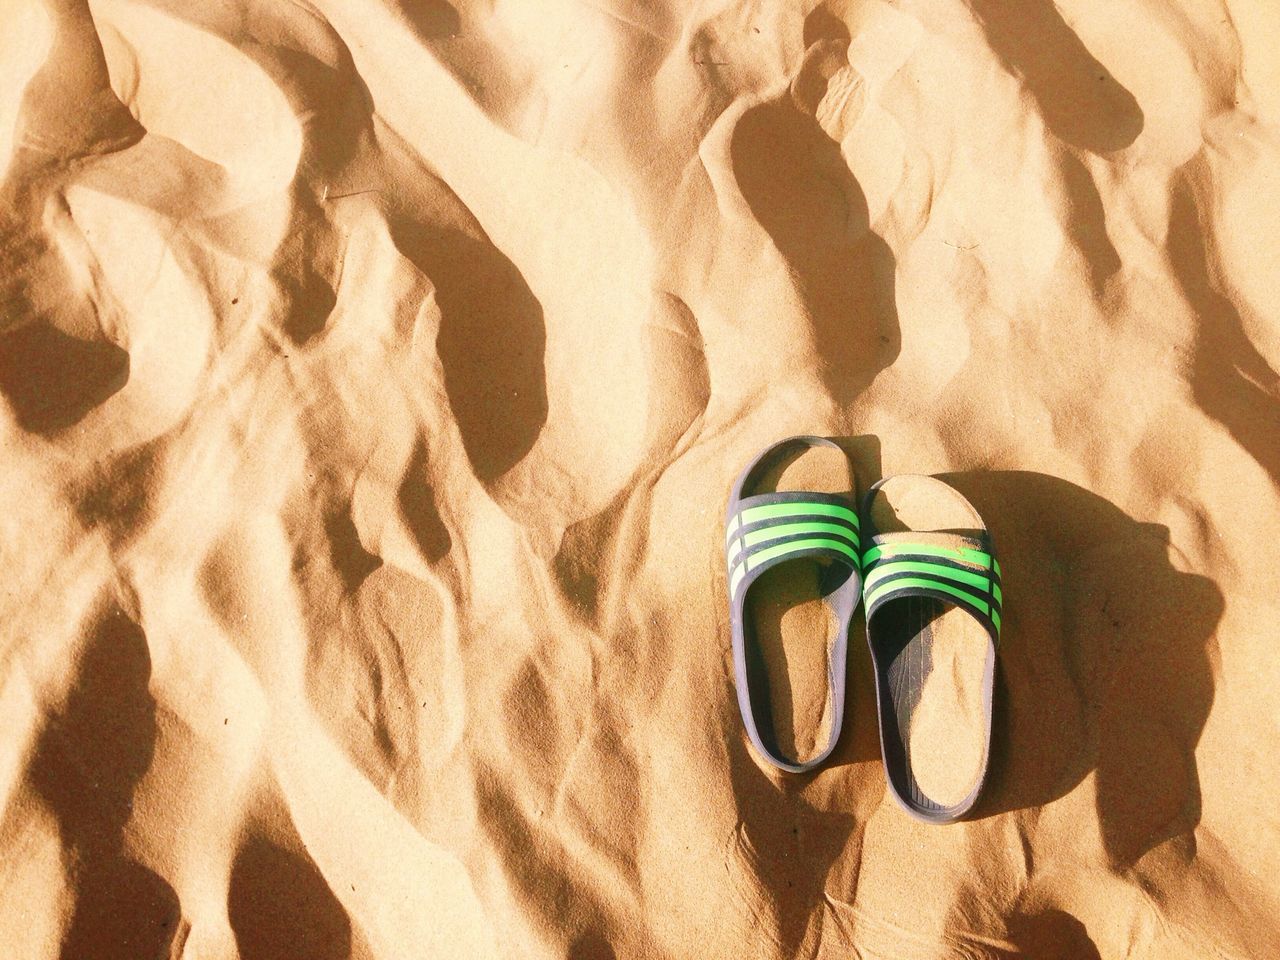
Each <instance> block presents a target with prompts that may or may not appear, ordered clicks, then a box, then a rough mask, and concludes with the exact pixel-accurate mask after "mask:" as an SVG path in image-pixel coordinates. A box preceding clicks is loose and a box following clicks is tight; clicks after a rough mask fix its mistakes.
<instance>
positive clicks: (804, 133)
mask: <svg viewBox="0 0 1280 960" xmlns="http://www.w3.org/2000/svg"><path fill="white" fill-rule="evenodd" d="M805 29H806V37H810V36H812V37H813V38H814V43H815V44H825V45H826V47H827V48H828V55H836V54H839V53H840V52H842V51H843V49H844V48H845V47H847V46H848V39H849V38H848V33H847V31H846V30H845V28H844V25H843V24H841V23H839V21H836V20H834V18H832V17H831V16H830V14H826V13H825V11H821V10H820V11H818V12H817V13H815V14H814V15H811V16H810V17H809V18H808V19H807V20H806V22H805ZM814 53H815V56H813V57H812V58H811V60H810V62H809V63H806V66H805V68H804V69H803V70H802V71H801V75H800V76H799V77H797V79H796V82H795V84H794V85H793V86H794V89H793V91H792V94H791V95H784V96H783V97H782V98H781V99H779V100H775V101H771V102H768V103H764V104H761V105H760V106H756V107H752V108H751V109H749V110H747V111H746V113H744V114H743V115H742V117H741V119H740V120H739V121H738V124H737V126H736V127H735V129H734V131H733V139H732V142H731V144H730V155H731V158H732V162H733V170H734V175H735V177H736V178H737V182H738V186H739V188H740V189H741V191H742V195H743V197H744V198H745V199H746V201H747V204H748V206H749V207H750V208H751V212H752V214H753V215H754V216H755V218H756V219H757V220H758V221H759V223H760V225H761V226H762V227H764V229H765V230H766V231H767V232H768V233H769V236H770V237H771V238H772V240H773V243H774V245H775V246H776V247H777V249H778V251H779V252H780V253H781V254H782V256H783V257H784V258H785V259H786V261H787V265H788V267H789V268H790V270H791V272H792V275H793V277H794V280H795V284H796V287H797V290H798V292H799V293H800V295H801V297H802V298H803V301H804V303H805V305H806V307H807V309H808V311H809V314H810V319H811V321H812V324H813V327H812V329H813V337H814V346H815V348H816V351H815V352H816V353H817V355H818V356H820V357H821V358H822V360H823V363H824V368H823V370H822V377H823V381H824V383H825V384H826V386H827V389H828V390H829V391H830V393H831V395H832V397H833V398H834V399H835V400H836V402H837V403H840V404H847V403H850V402H852V401H853V400H854V399H856V397H857V396H858V395H859V394H860V393H861V392H862V391H863V390H864V389H865V388H866V387H867V386H868V385H869V384H870V383H871V381H872V379H873V378H874V377H875V375H876V374H877V373H878V372H879V371H881V370H883V369H884V368H885V367H887V366H888V365H889V364H890V363H892V362H893V360H894V358H895V357H896V356H897V355H898V351H899V349H900V345H901V338H900V335H899V330H898V313H897V307H896V301H895V297H894V273H895V269H896V266H895V260H894V257H893V253H892V251H891V250H890V249H889V246H888V244H886V243H885V242H884V240H882V239H881V238H880V237H879V236H878V235H877V234H875V233H874V232H873V231H872V230H871V225H870V220H869V215H868V211H867V201H866V197H865V195H864V194H863V193H862V189H861V188H860V187H859V186H858V182H857V180H855V179H854V177H853V174H852V173H851V172H850V170H849V166H848V164H847V163H846V162H845V159H844V156H843V155H842V154H841V152H840V145H839V144H838V143H837V142H836V141H835V140H833V139H832V138H831V137H830V136H828V135H827V133H826V131H825V130H823V129H822V127H821V126H820V125H819V123H818V121H817V120H816V119H815V117H814V115H813V114H812V113H809V112H806V111H805V110H802V109H801V108H800V107H799V106H798V103H799V102H804V103H807V104H811V105H814V106H816V104H817V103H818V101H819V100H821V99H822V96H823V94H824V92H825V90H826V85H827V81H826V80H825V79H824V78H823V76H822V73H821V72H820V70H819V68H818V66H816V65H817V64H818V62H819V60H820V59H821V57H820V56H817V55H816V54H818V53H821V51H814ZM810 68H812V69H810Z"/></svg>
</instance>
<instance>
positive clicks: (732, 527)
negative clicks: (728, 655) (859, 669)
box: [725, 436, 862, 773]
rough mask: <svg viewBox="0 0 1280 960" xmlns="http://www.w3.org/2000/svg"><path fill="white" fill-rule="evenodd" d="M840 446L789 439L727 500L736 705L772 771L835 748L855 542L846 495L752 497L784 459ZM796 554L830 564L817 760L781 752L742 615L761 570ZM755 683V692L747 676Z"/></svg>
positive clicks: (853, 600)
mask: <svg viewBox="0 0 1280 960" xmlns="http://www.w3.org/2000/svg"><path fill="white" fill-rule="evenodd" d="M816 446H824V447H833V448H835V449H837V450H839V449H840V446H839V445H838V444H836V443H835V442H833V441H831V440H829V439H827V438H826V437H810V436H801V437H790V438H788V439H786V440H783V441H781V442H779V443H776V444H774V445H773V446H771V447H768V448H767V449H765V450H764V451H762V452H761V453H760V454H759V456H757V457H756V458H755V459H754V460H753V461H752V462H751V463H749V464H747V467H746V469H744V470H743V471H742V473H741V474H740V475H739V476H738V479H737V482H736V483H734V485H733V488H732V490H731V491H730V495H729V509H728V514H727V516H726V518H725V528H726V529H725V563H726V566H727V568H728V571H729V611H730V619H731V629H732V639H733V661H734V674H735V677H736V680H737V684H736V685H737V693H738V708H739V710H740V712H741V714H742V721H743V725H744V726H745V727H746V731H747V737H748V739H750V741H751V743H752V744H753V745H754V746H755V748H756V750H758V751H759V753H760V754H761V756H763V757H764V758H765V759H766V760H768V761H769V762H770V763H772V764H773V765H774V766H776V767H779V768H780V769H783V770H788V771H791V772H792V773H804V772H806V771H808V770H812V769H814V768H815V767H817V766H818V764H820V763H822V761H823V760H825V759H826V758H827V757H828V756H830V754H831V752H832V751H833V750H834V749H835V746H836V741H837V740H838V739H839V737H840V727H841V723H842V719H843V716H844V696H845V665H846V658H847V653H848V642H849V629H850V624H851V622H852V620H853V614H854V611H855V610H856V609H857V607H858V603H859V601H860V599H861V596H862V578H861V573H860V569H861V566H862V564H861V558H862V555H861V540H860V539H859V534H858V513H857V510H856V509H855V507H854V506H853V505H852V504H850V502H849V500H848V499H847V498H846V497H841V496H838V495H836V494H829V493H810V492H804V491H787V492H783V493H759V494H750V493H748V492H747V491H750V490H751V489H752V488H753V487H754V486H755V485H756V484H757V483H758V482H759V480H760V478H761V477H762V476H763V475H764V473H765V471H766V470H767V469H768V468H769V467H770V466H772V465H773V464H774V463H776V462H777V461H778V460H779V459H780V458H781V457H782V456H783V455H785V454H786V453H789V452H793V451H795V450H796V449H797V448H804V447H816ZM801 557H817V558H823V559H828V560H830V561H832V563H831V566H830V567H829V568H828V570H827V571H826V574H824V576H823V583H824V588H823V589H824V591H826V593H825V597H824V600H825V602H826V603H827V605H828V606H829V607H830V608H831V610H832V612H833V613H834V614H835V618H836V622H837V628H836V635H835V637H834V638H833V639H832V641H831V646H830V651H829V669H828V674H827V692H828V695H829V696H830V698H831V731H830V734H829V735H828V738H827V743H826V745H825V746H824V747H823V748H822V749H821V750H820V752H819V753H818V754H817V756H814V757H812V758H811V759H809V760H807V761H804V762H796V761H794V760H791V759H789V758H787V757H784V756H783V755H782V752H781V750H780V749H779V747H778V743H777V738H776V736H775V733H774V730H773V717H772V713H771V710H770V704H769V697H768V688H767V677H766V676H765V674H764V662H763V656H762V651H761V649H760V644H759V641H758V640H757V638H756V634H755V627H754V624H752V623H751V622H750V621H749V617H748V616H747V610H746V600H747V590H748V589H749V588H750V586H751V584H752V583H754V582H755V580H756V579H757V578H758V577H759V576H760V575H761V574H763V573H764V572H765V571H766V570H769V569H770V568H772V567H774V566H777V565H778V564H781V563H785V562H787V561H790V560H796V559H799V558H801ZM753 676H754V677H756V678H757V679H758V681H759V683H758V685H757V686H756V687H754V688H753V685H752V677H753Z"/></svg>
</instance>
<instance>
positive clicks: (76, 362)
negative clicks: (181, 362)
mask: <svg viewBox="0 0 1280 960" xmlns="http://www.w3.org/2000/svg"><path fill="white" fill-rule="evenodd" d="M128 380H129V354H128V353H126V352H125V351H124V350H122V349H121V348H120V347H118V346H116V345H115V344H114V343H111V342H110V341H108V340H81V339H79V338H77V337H72V336H69V335H67V334H65V333H63V332H62V331H61V330H59V329H57V328H56V327H54V326H52V325H50V324H48V323H45V322H43V321H40V320H37V321H36V322H34V323H29V324H26V325H25V326H21V327H18V328H17V329H16V330H11V331H9V332H8V333H5V334H3V335H0V393H3V394H4V395H5V396H6V397H7V398H8V399H9V402H10V403H11V404H12V405H13V409H14V413H15V414H16V415H17V418H18V423H19V424H20V425H21V426H22V427H23V429H26V430H31V431H33V432H35V433H47V432H49V431H53V430H59V429H61V428H63V427H69V426H71V425H73V424H75V423H78V422H79V421H80V420H81V419H82V418H83V417H84V416H85V414H87V413H88V412H89V411H90V410H92V409H93V408H94V407H97V406H99V405H100V404H102V403H104V402H105V401H106V400H107V399H108V398H109V397H111V395H112V394H114V393H115V392H116V391H118V390H119V389H120V388H122V387H123V386H124V385H125V384H126V383H127V382H128Z"/></svg>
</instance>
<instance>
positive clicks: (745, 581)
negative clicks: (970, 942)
mask: <svg viewBox="0 0 1280 960" xmlns="http://www.w3.org/2000/svg"><path fill="white" fill-rule="evenodd" d="M813 447H828V448H834V449H835V450H837V451H841V448H840V446H839V445H838V444H836V443H834V442H833V441H831V440H829V439H826V438H823V437H809V436H800V437H791V438H789V439H787V440H783V441H781V442H779V443H777V444H775V445H773V446H771V447H769V448H768V449H766V450H765V451H764V452H762V453H761V454H760V455H759V456H757V457H756V458H755V460H753V461H752V462H751V463H750V464H748V466H747V468H746V469H745V470H743V472H742V474H741V475H740V476H739V477H738V480H737V482H736V483H735V484H734V486H733V491H732V493H731V496H730V498H729V510H728V516H727V520H726V534H725V551H726V559H727V563H728V586H729V605H730V611H731V621H732V632H733V659H734V670H735V673H736V678H737V690H738V706H739V708H740V710H741V712H742V720H743V723H744V724H745V726H746V731H747V736H748V737H749V738H750V740H751V743H752V744H753V745H754V746H755V748H756V750H758V751H759V752H760V754H761V755H762V756H763V757H764V758H765V759H766V760H768V761H769V762H770V763H772V764H773V765H774V766H776V767H779V768H781V769H782V770H787V771H790V772H793V773H803V772H806V771H809V770H812V769H814V768H815V767H817V766H818V765H819V764H821V763H822V762H823V761H824V760H825V759H827V757H829V756H830V755H831V752H832V751H833V750H834V749H835V746H836V742H837V740H838V739H839V736H840V725H841V720H842V716H843V712H844V700H845V670H846V661H847V655H848V637H849V631H850V629H851V628H852V626H853V617H854V614H855V613H856V612H857V609H858V606H859V604H860V603H861V604H862V605H863V606H864V607H865V610H866V632H867V645H868V646H869V648H870V651H871V662H872V667H873V671H874V674H875V684H876V701H877V704H878V707H879V720H880V746H881V751H882V754H883V757H884V767H885V775H886V780H887V783H888V787H889V791H890V793H891V794H892V795H893V797H894V799H895V800H897V802H898V803H899V804H900V805H901V806H902V807H903V808H904V809H905V810H906V811H907V812H908V813H910V814H912V815H913V816H915V817H917V818H919V819H921V820H924V821H927V822H929V823H951V822H953V821H956V820H959V819H961V818H962V817H964V815H965V814H967V813H968V812H969V811H970V810H971V809H972V808H973V806H974V804H975V803H976V802H977V800H978V796H979V794H980V793H981V791H982V785H983V782H984V780H985V778H986V773H987V766H988V758H989V753H990V743H991V697H992V689H993V685H994V677H995V660H996V647H997V645H998V643H999V640H1000V611H1001V603H1002V597H1001V592H1000V565H999V563H998V562H997V561H996V558H995V552H994V550H993V548H992V544H991V537H990V535H989V534H988V532H987V530H986V527H985V526H984V524H983V522H982V519H981V517H979V516H978V514H977V511H975V510H974V509H973V507H972V506H971V505H970V504H969V502H968V500H966V499H965V498H964V497H963V496H961V494H960V493H958V492H957V491H956V490H955V489H953V488H952V487H950V486H948V485H947V484H945V483H943V482H942V481H941V480H938V479H936V478H933V477H925V476H912V475H902V476H894V477H888V478H886V479H884V480H881V481H880V482H879V483H877V484H876V485H875V486H873V487H872V488H871V489H870V490H869V491H868V492H867V494H866V497H865V498H864V500H863V503H862V508H861V510H857V509H856V508H855V504H854V494H853V493H852V491H850V492H848V493H840V492H826V493H824V492H817V491H798V490H778V491H759V492H757V487H759V486H761V481H762V480H763V479H764V477H765V475H766V474H767V473H769V471H770V470H772V469H774V468H776V467H779V466H780V465H782V464H783V463H784V462H786V461H787V460H788V459H789V458H792V459H793V458H794V457H795V456H796V455H802V454H803V453H804V452H805V451H806V450H808V449H809V448H813ZM841 452H843V451H841ZM783 567H786V568H787V570H785V571H784V570H783V569H782V568H783ZM771 570H777V572H776V573H774V574H771V575H770V576H769V577H764V574H766V573H768V572H769V571H771ZM793 575H794V576H795V577H797V578H798V580H797V583H799V584H800V585H801V587H802V590H801V592H802V593H803V592H804V591H803V588H804V587H806V586H807V588H808V593H809V595H810V596H809V599H810V600H811V602H815V603H816V602H821V603H822V604H824V605H825V608H826V610H827V611H829V614H830V617H829V620H834V633H832V634H830V635H829V636H828V637H827V638H826V639H827V642H828V647H827V649H828V655H827V661H828V676H827V695H828V698H829V703H830V719H831V724H830V734H829V736H828V738H827V742H826V744H825V745H824V746H822V747H821V748H820V749H819V750H818V751H817V752H816V753H815V754H813V755H812V756H809V757H808V758H806V759H804V760H801V759H799V758H794V757H787V756H784V749H783V747H782V746H781V745H780V744H779V742H778V740H779V738H778V736H777V734H776V731H775V728H774V723H773V708H772V698H771V695H770V690H769V676H768V670H767V668H766V663H765V660H766V656H765V649H764V648H765V646H766V645H768V646H770V647H772V648H776V647H777V646H778V644H777V643H773V642H771V643H769V644H765V643H764V641H765V640H766V639H767V640H769V641H775V640H777V641H780V642H781V645H782V646H784V647H785V646H786V645H787V644H788V642H789V640H790V638H789V637H787V636H785V634H786V628H787V621H786V619H785V618H781V619H778V620H776V621H775V620H773V618H769V622H768V623H765V622H758V620H757V618H755V617H753V616H752V615H751V613H752V608H753V604H754V603H755V602H757V601H759V600H760V599H761V598H760V597H759V596H758V595H759V594H760V593H761V592H763V591H767V590H769V589H776V588H777V584H778V582H779V581H778V579H777V578H778V577H779V576H782V577H787V576H793ZM762 578H763V579H762ZM786 592H787V594H788V595H789V596H794V595H795V591H794V590H791V589H789V590H787V591H786ZM766 599H767V598H766ZM784 602H789V600H788V601H784ZM762 630H776V631H781V632H782V633H783V634H784V635H783V636H782V637H768V638H766V637H764V636H762ZM797 639H798V640H799V642H806V641H807V642H809V643H812V642H813V638H812V637H808V638H797Z"/></svg>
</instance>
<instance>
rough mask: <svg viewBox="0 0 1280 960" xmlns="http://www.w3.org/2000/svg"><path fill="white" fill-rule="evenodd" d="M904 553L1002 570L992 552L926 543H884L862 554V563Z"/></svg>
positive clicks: (886, 558)
mask: <svg viewBox="0 0 1280 960" xmlns="http://www.w3.org/2000/svg"><path fill="white" fill-rule="evenodd" d="M902 554H914V555H916V556H922V557H943V558H944V559H947V560H959V561H960V562H961V563H972V564H974V565H975V566H979V567H983V568H985V569H987V570H991V569H994V570H995V572H996V573H999V572H1000V564H999V563H997V562H996V561H995V560H994V559H993V558H992V556H991V554H989V553H985V552H984V551H982V550H971V549H970V548H968V547H959V548H957V549H952V548H950V547H935V546H932V545H929V544H924V543H882V544H880V546H878V547H872V548H871V549H870V550H868V551H867V552H866V553H864V554H863V555H862V565H863V566H864V567H865V566H868V565H870V564H873V563H875V562H876V561H877V560H879V559H880V558H881V557H884V558H885V562H888V561H889V560H890V559H892V558H893V557H895V556H899V555H902Z"/></svg>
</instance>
